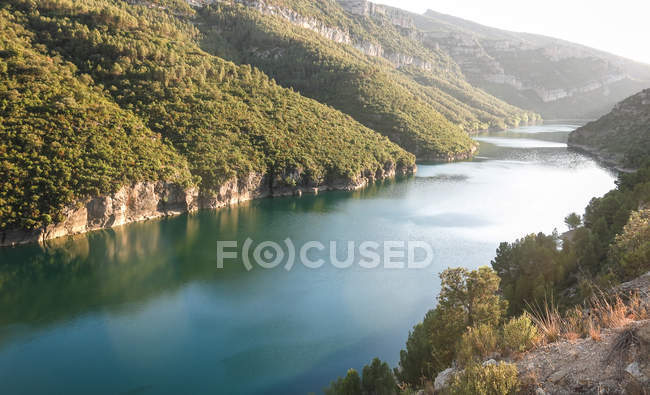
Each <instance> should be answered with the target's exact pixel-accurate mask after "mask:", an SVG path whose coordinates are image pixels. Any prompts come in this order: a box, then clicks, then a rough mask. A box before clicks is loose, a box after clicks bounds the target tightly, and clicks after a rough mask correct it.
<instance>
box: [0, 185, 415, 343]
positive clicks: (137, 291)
mask: <svg viewBox="0 0 650 395" xmlns="http://www.w3.org/2000/svg"><path fill="white" fill-rule="evenodd" d="M410 182H414V178H413V177H404V178H401V179H399V180H394V181H382V182H378V183H375V184H373V185H370V186H369V187H367V188H365V189H362V190H358V191H354V192H340V191H332V192H326V193H322V194H321V195H319V196H315V195H304V196H302V197H300V198H297V197H287V198H269V199H260V200H255V201H250V202H245V203H242V204H240V205H237V206H233V207H227V208H224V209H221V210H218V211H200V212H198V213H193V214H185V215H180V216H177V217H172V218H164V219H157V220H151V221H147V222H142V223H135V224H130V225H127V226H123V227H119V228H114V229H107V230H99V231H95V232H91V233H88V234H85V235H79V236H73V237H66V238H61V239H55V240H50V241H47V242H45V243H44V244H42V245H36V244H33V245H27V246H20V247H15V248H5V249H0V327H2V328H4V327H7V326H10V325H27V326H29V327H31V328H32V329H37V328H39V327H43V326H47V325H51V324H53V323H56V322H57V321H67V320H69V319H71V318H72V317H76V316H79V315H82V314H84V313H86V312H89V311H93V310H95V309H97V308H98V306H101V308H102V310H106V311H109V312H110V311H120V310H121V309H125V308H129V306H132V305H133V304H140V303H143V302H144V301H146V300H148V299H151V298H156V297H158V296H160V295H161V294H165V293H167V294H169V293H174V292H175V291H176V290H178V289H179V288H181V287H183V286H184V285H185V284H187V283H190V282H193V281H195V280H197V279H210V280H213V281H218V282H228V281H234V279H236V278H237V277H242V276H243V274H244V269H243V266H242V265H241V264H239V262H235V263H231V264H227V265H225V268H224V270H219V271H217V270H216V263H217V260H216V241H217V240H237V241H238V242H240V243H242V242H243V241H244V240H245V239H246V237H248V236H249V235H255V236H256V238H257V239H262V238H268V239H270V240H273V239H274V236H275V231H276V230H278V227H279V226H275V227H274V226H273V225H274V224H276V223H277V222H280V223H282V222H285V221H287V220H290V218H296V217H300V216H304V215H307V214H308V215H326V214H328V213H331V212H334V211H336V210H337V207H338V206H339V205H340V204H343V203H345V202H347V201H350V200H354V199H376V198H381V197H385V198H389V199H399V198H400V197H401V196H402V195H403V194H404V193H406V192H405V190H406V185H407V184H408V183H410ZM247 280H249V278H248V277H247ZM2 333H3V331H0V342H2V341H3V338H4V336H3V334H2Z"/></svg>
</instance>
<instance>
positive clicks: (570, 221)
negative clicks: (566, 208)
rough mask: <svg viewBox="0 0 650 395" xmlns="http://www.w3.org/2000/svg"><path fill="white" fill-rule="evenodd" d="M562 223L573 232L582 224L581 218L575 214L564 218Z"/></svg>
mask: <svg viewBox="0 0 650 395" xmlns="http://www.w3.org/2000/svg"><path fill="white" fill-rule="evenodd" d="M564 223H565V224H566V226H568V227H569V229H570V230H574V229H576V228H577V227H578V226H580V225H581V224H582V218H580V216H579V215H578V214H576V213H571V214H569V215H567V216H566V218H564Z"/></svg>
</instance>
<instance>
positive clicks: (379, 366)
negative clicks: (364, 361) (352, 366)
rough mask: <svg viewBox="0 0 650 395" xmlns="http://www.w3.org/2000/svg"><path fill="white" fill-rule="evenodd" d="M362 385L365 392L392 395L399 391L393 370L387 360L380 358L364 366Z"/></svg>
mask: <svg viewBox="0 0 650 395" xmlns="http://www.w3.org/2000/svg"><path fill="white" fill-rule="evenodd" d="M361 387H362V390H363V393H364V394H376V395H390V394H395V393H396V392H397V383H396V382H395V377H394V376H393V372H391V370H390V367H389V366H388V364H387V363H386V362H382V361H381V360H380V359H379V358H375V359H373V360H372V363H370V365H366V366H364V367H363V379H362V380H361Z"/></svg>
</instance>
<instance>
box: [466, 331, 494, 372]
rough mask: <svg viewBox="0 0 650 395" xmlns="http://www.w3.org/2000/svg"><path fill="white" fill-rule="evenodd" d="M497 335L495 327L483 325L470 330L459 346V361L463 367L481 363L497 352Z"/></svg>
mask: <svg viewBox="0 0 650 395" xmlns="http://www.w3.org/2000/svg"><path fill="white" fill-rule="evenodd" d="M497 343H498V341H497V333H496V330H495V329H494V327H492V326H490V325H486V324H481V325H479V326H477V327H474V328H469V329H468V330H467V332H465V333H464V334H463V337H462V338H461V340H460V344H459V346H458V352H457V359H458V362H459V363H460V364H461V365H468V364H471V363H472V362H474V361H481V360H483V359H485V358H486V357H487V356H489V355H490V354H492V353H494V352H495V351H497Z"/></svg>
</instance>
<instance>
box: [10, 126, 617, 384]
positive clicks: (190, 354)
mask: <svg viewBox="0 0 650 395" xmlns="http://www.w3.org/2000/svg"><path fill="white" fill-rule="evenodd" d="M575 127H576V126H575V125H545V126H535V127H526V128H519V129H513V130H509V131H505V132H495V133H490V134H483V135H480V136H478V137H477V140H478V141H479V142H480V143H481V148H480V152H479V154H478V157H477V158H475V159H474V160H472V161H467V162H460V163H452V164H443V165H427V164H419V168H418V173H417V176H415V177H411V178H407V179H402V180H396V181H390V182H384V183H379V184H376V185H372V186H370V187H368V188H366V189H364V190H361V191H357V192H350V193H345V192H328V193H323V194H320V195H318V196H309V195H305V196H302V197H295V198H277V199H263V200H257V201H253V202H249V203H245V204H242V205H240V206H236V207H231V208H227V209H223V210H220V211H214V212H210V211H202V212H199V213H196V214H191V215H182V216H178V217H174V218H168V219H163V220H155V221H149V222H145V223H137V224H132V225H128V226H124V227H121V228H117V229H111V230H105V231H99V232H93V233H90V234H87V235H82V236H79V237H75V238H67V239H62V240H54V241H51V242H48V243H47V244H46V245H44V246H39V245H28V246H22V247H17V248H6V249H0V386H1V387H2V392H3V393H7V394H9V393H11V394H22V393H25V394H31V393H65V394H87V393H93V394H120V393H138V394H147V393H213V394H214V393H223V394H240V393H241V394H249V393H250V394H252V393H289V394H291V393H296V394H306V393H308V392H316V393H319V392H321V391H322V389H323V387H325V386H326V385H327V384H328V383H329V382H330V381H331V380H333V379H335V378H336V377H337V376H342V375H344V374H345V373H346V371H347V369H348V368H356V369H358V370H359V369H361V368H362V367H363V365H364V364H367V363H369V362H370V360H371V359H372V358H373V357H380V358H381V359H382V360H385V361H388V362H389V363H390V364H391V366H392V367H394V366H396V364H397V362H398V360H399V350H400V349H401V348H403V347H404V343H405V341H406V338H407V336H408V332H409V330H410V329H411V327H412V326H413V325H414V324H415V323H417V322H418V321H419V320H421V319H422V317H423V316H424V314H425V312H426V311H427V310H428V309H430V308H433V307H434V306H435V297H436V295H437V293H438V289H439V279H438V273H440V272H441V271H442V270H444V269H445V268H447V267H456V266H463V267H467V268H472V269H473V268H476V267H479V266H483V265H489V264H490V260H491V259H492V258H494V255H495V250H496V248H497V247H498V245H499V243H500V242H502V241H513V240H515V239H517V238H520V237H522V236H524V235H525V234H527V233H531V232H539V231H544V232H552V231H553V229H554V228H558V231H560V232H562V231H564V230H566V229H565V228H564V225H563V218H564V217H565V216H566V215H567V214H569V213H571V212H574V211H575V212H578V213H582V212H583V210H584V207H585V206H586V205H587V204H588V202H589V200H590V199H591V198H592V197H594V196H600V195H602V194H603V193H605V192H607V191H608V190H610V189H612V188H613V187H614V186H615V185H614V180H615V174H613V173H612V172H610V171H608V170H606V169H604V168H602V167H601V166H599V165H598V164H597V163H595V162H594V161H593V160H592V159H590V158H588V157H586V156H584V155H582V154H580V153H576V152H572V151H570V150H568V149H567V147H566V144H565V143H566V139H567V135H568V133H569V132H570V131H571V130H573V129H574V128H575ZM247 238H251V239H253V240H255V241H263V240H272V241H278V242H282V241H283V240H285V239H286V238H291V239H292V240H293V241H294V243H296V244H300V243H303V242H307V241H312V240H315V241H321V242H322V243H324V244H326V245H328V243H329V242H330V241H341V242H345V241H348V240H349V241H356V242H361V241H377V242H384V241H387V240H391V241H415V240H417V241H425V242H427V243H429V244H430V245H431V246H432V249H433V252H434V259H433V263H432V264H431V265H430V266H428V267H426V268H424V269H410V270H408V269H402V270H397V269H385V268H381V267H380V268H376V269H364V268H361V267H359V266H357V265H353V266H352V267H350V268H348V269H337V268H335V267H333V266H332V265H330V264H325V265H323V266H322V267H321V268H320V269H316V270H314V269H308V268H306V267H304V266H303V265H300V264H297V265H295V266H294V267H293V269H292V270H290V271H286V270H285V269H284V268H282V267H278V268H276V269H273V270H265V269H262V268H260V267H254V268H253V270H251V271H247V270H246V269H245V268H244V265H242V264H241V262H239V261H238V260H230V261H227V262H226V264H225V267H224V268H223V269H217V258H216V255H217V240H236V241H239V242H240V243H243V242H244V240H245V239H247ZM342 245H343V247H345V245H344V244H343V243H342Z"/></svg>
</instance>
